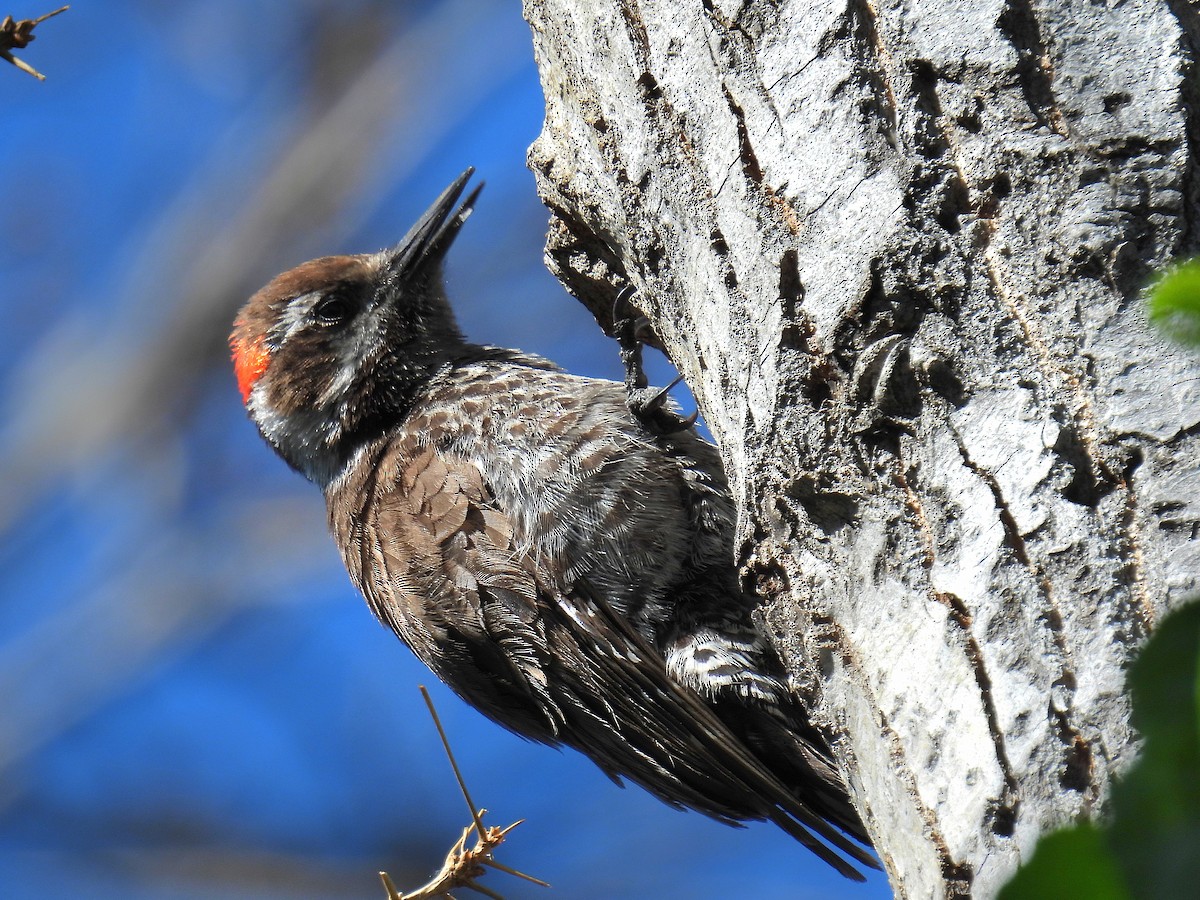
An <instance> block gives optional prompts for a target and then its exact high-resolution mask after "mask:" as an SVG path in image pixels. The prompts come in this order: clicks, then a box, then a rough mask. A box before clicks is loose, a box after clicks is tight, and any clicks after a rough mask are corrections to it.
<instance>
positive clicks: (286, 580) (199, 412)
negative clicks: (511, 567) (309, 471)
mask: <svg viewBox="0 0 1200 900" xmlns="http://www.w3.org/2000/svg"><path fill="white" fill-rule="evenodd" d="M48 8H49V6H48V5H47V7H46V8H41V7H36V8H34V7H20V8H17V7H9V8H8V9H6V10H3V12H12V13H13V14H14V15H15V16H17V17H23V16H33V15H38V14H40V13H42V12H45V11H47V9H48ZM22 55H23V56H24V57H25V58H26V59H27V60H28V61H29V62H30V63H32V64H33V65H34V66H35V67H37V68H38V69H39V70H40V71H42V72H44V73H45V74H46V75H47V80H46V81H45V82H44V83H39V82H37V81H35V80H34V79H32V78H30V77H28V76H26V75H24V74H22V73H20V72H18V71H17V70H15V69H11V68H10V67H0V103H2V104H3V107H2V108H3V109H4V114H5V128H4V131H3V135H2V136H0V163H2V171H3V173H4V184H5V191H4V196H5V200H6V202H5V203H4V204H3V205H0V271H2V272H3V275H4V278H3V288H2V289H0V290H2V292H3V293H2V295H0V302H2V304H3V306H2V309H3V311H4V313H5V327H4V328H2V329H0V403H3V404H4V410H3V416H0V527H2V528H3V529H4V532H5V535H4V537H5V540H4V541H3V543H2V544H0V894H2V895H3V896H4V897H8V898H24V897H29V898H56V897H78V896H87V897H89V898H106V897H114V898H116V897H120V898H142V897H146V898H151V897H154V898H160V897H179V898H192V897H196V898H209V897H248V898H251V897H253V898H260V897H261V898H275V897H280V898H299V897H381V896H382V891H381V890H380V889H379V887H378V882H377V881H376V876H375V874H374V873H375V872H376V871H377V870H378V869H380V868H387V869H389V870H390V871H391V872H392V873H393V875H394V877H395V878H396V880H397V882H398V883H399V884H400V885H401V886H402V887H409V888H411V887H415V886H416V885H417V884H419V883H420V882H421V881H423V880H424V878H425V877H426V876H427V875H428V874H430V873H431V872H432V871H433V870H434V869H435V868H436V867H437V865H438V864H440V861H441V857H442V854H443V853H444V852H445V850H446V848H447V847H448V846H449V844H450V843H451V842H452V840H453V839H454V838H455V837H456V836H457V833H458V831H459V830H460V829H461V828H462V827H463V826H464V825H465V824H466V823H467V818H466V813H465V809H464V807H463V804H462V800H461V798H460V797H459V796H458V794H457V789H456V788H455V786H454V781H453V778H452V775H451V773H450V770H449V767H448V765H447V763H446V761H445V759H444V757H443V756H442V753H441V749H440V745H439V743H438V741H437V738H436V733H435V731H434V729H433V726H432V724H431V722H430V721H429V718H428V715H427V714H426V712H425V709H424V705H423V703H422V701H421V698H420V695H419V693H418V691H417V685H418V684H421V683H425V684H428V685H429V686H430V688H431V689H432V691H433V694H434V697H435V700H436V702H437V704H438V707H439V710H440V711H441V714H442V716H443V719H444V721H445V724H446V727H447V729H448V731H449V733H450V736H451V739H452V741H453V743H454V747H455V750H456V753H457V755H458V757H459V761H460V763H461V765H462V767H463V769H464V771H465V773H466V776H467V778H468V782H469V785H470V787H471V789H472V791H473V793H474V795H475V797H476V800H477V801H478V802H479V803H481V804H482V805H484V806H486V807H487V808H488V809H489V810H490V811H491V812H490V814H489V820H490V821H491V822H493V823H495V824H503V823H507V822H508V821H511V820H514V819H517V818H525V819H527V820H528V821H527V824H525V825H523V826H521V828H519V829H518V830H517V831H516V832H515V833H514V835H513V836H512V838H511V839H510V843H509V845H507V846H506V847H505V848H504V849H503V850H502V851H501V854H500V858H501V859H502V860H504V861H506V862H508V863H509V864H511V865H514V866H517V867H519V868H523V869H526V870H527V871H530V872H532V873H534V874H536V875H538V876H540V877H543V878H545V879H546V880H548V881H550V882H552V883H553V884H554V885H555V887H556V890H555V891H554V892H553V893H547V892H543V891H541V890H540V889H537V888H534V887H532V886H527V885H524V884H522V883H520V882H515V881H512V880H510V879H507V878H506V876H503V875H493V876H489V883H490V884H491V886H492V887H493V888H495V889H497V890H500V891H501V892H502V893H504V894H505V895H506V896H508V897H513V898H515V897H535V896H546V897H550V896H562V897H573V898H592V897H594V898H602V897H604V898H608V897H643V896H644V897H651V896H653V897H666V898H671V897H700V896H735V897H736V896H758V897H796V898H803V897H814V898H815V897H825V898H828V897H853V898H863V900H866V898H869V897H884V896H888V891H887V887H886V884H885V882H884V881H883V879H882V877H875V878H874V879H873V880H872V881H871V882H870V883H869V884H868V885H867V886H865V887H859V886H854V885H851V884H849V883H848V882H844V881H843V880H842V879H840V878H839V877H838V876H836V875H835V874H834V873H832V872H831V871H829V870H827V869H826V868H825V867H824V866H823V865H821V864H820V863H819V862H817V861H815V860H814V859H812V858H811V857H809V856H808V855H806V853H805V852H804V851H803V849H802V848H800V847H799V846H798V845H796V844H795V842H793V841H792V840H791V839H790V838H788V837H787V836H786V835H784V834H783V833H782V832H779V831H778V830H777V829H775V828H774V827H773V826H768V825H756V826H752V827H750V828H748V829H744V830H735V829H730V828H728V827H725V826H722V825H719V824H716V823H713V822H711V821H709V820H707V819H704V818H703V817H701V816H698V815H695V814H684V813H680V812H676V811H673V810H671V809H669V808H667V807H665V806H664V805H662V804H661V803H659V802H658V801H656V800H653V799H652V798H650V797H649V796H648V795H646V794H645V793H644V792H642V791H641V790H639V789H637V788H630V789H628V790H625V791H621V790H618V789H617V788H616V787H614V786H613V785H612V784H611V782H609V781H608V779H606V778H605V777H604V776H603V775H602V774H601V773H600V772H599V771H598V770H597V769H596V768H595V767H594V766H593V765H592V764H591V763H590V762H588V761H587V760H586V759H584V758H582V757H581V756H579V755H577V754H574V753H570V752H564V753H559V752H555V751H553V750H549V749H546V748H544V747H540V746H535V745H532V744H528V743H526V742H524V741H521V740H520V739H518V738H516V737H514V736H512V735H510V734H508V733H507V732H504V731H503V730H501V729H499V728H498V727H496V726H494V725H492V724H491V723H490V722H488V721H486V720H485V719H484V718H483V717H482V716H481V715H479V714H478V713H476V712H475V711H473V710H471V709H469V708H468V707H466V706H464V705H463V704H462V703H461V702H460V701H458V700H457V699H456V698H454V697H453V696H452V695H450V694H449V693H448V692H447V691H446V690H445V689H443V688H442V687H441V686H440V685H439V684H437V682H436V680H435V679H433V678H432V676H430V675H429V673H428V672H427V671H426V670H425V669H424V668H423V667H421V666H420V664H419V663H417V662H416V661H415V660H414V659H413V658H412V657H411V655H410V654H409V653H408V651H407V650H406V649H405V648H404V647H403V646H402V645H400V644H399V643H398V642H397V641H396V639H395V638H394V637H393V636H392V635H391V634H390V632H387V631H386V630H384V629H383V628H381V627H380V626H379V625H378V624H376V622H375V621H374V619H373V618H372V617H371V615H370V613H369V612H368V610H367V608H366V605H365V604H364V603H363V602H362V601H361V599H360V598H359V597H358V596H357V594H356V593H355V592H354V590H353V588H352V587H351V586H350V584H349V582H348V580H347V578H346V576H345V573H344V572H343V570H342V568H341V565H340V562H339V561H338V559H337V557H336V554H335V552H334V550H333V547H332V544H331V543H330V542H329V540H328V538H327V536H326V535H325V532H324V527H325V526H324V511H323V507H322V502H321V498H320V496H319V494H318V492H317V491H316V490H315V489H314V488H312V487H311V486H310V485H308V484H307V483H305V482H304V481H303V480H302V479H300V478H299V477H298V476H296V475H294V474H293V473H291V472H289V471H288V470H287V469H286V467H285V466H284V465H283V464H282V463H280V462H279V461H278V460H277V459H276V458H275V457H274V455H273V454H272V453H271V452H270V451H269V450H268V449H267V448H266V447H265V445H263V444H262V442H261V441H260V439H259V438H258V436H257V434H256V433H255V431H254V429H253V427H252V426H251V425H250V423H249V422H248V421H247V420H246V418H245V415H244V412H243V411H242V409H241V406H240V402H239V398H238V396H237V392H236V390H235V386H234V383H233V378H232V374H231V372H230V370H229V366H228V361H227V359H226V354H225V349H224V341H225V338H226V335H227V333H228V327H229V323H230V321H231V320H232V317H233V314H234V312H235V311H236V309H237V307H238V306H239V305H240V304H241V302H242V301H243V300H244V299H245V297H246V296H248V294H249V293H250V292H251V291H253V290H254V289H255V288H257V287H258V286H259V285H260V284H262V283H263V282H265V281H266V280H267V279H268V278H270V277H271V276H272V275H273V274H274V273H275V272H277V271H279V270H280V269H282V268H285V267H287V266H290V265H292V264H295V263H298V262H300V261H302V260H303V259H305V258H308V257H310V256H314V255H320V254H324V253H332V252H342V251H351V252H357V251H364V250H373V249H377V248H379V247H382V246H386V245H389V244H391V243H393V242H394V241H395V240H396V239H397V238H398V237H399V236H400V235H402V234H403V233H404V231H405V230H406V229H407V227H408V225H409V224H410V222H411V221H412V219H413V218H414V217H415V216H416V215H417V214H419V212H420V211H421V210H422V209H423V208H424V207H425V205H426V204H427V203H428V202H429V201H430V200H431V199H432V198H433V197H434V196H435V195H436V194H437V192H438V191H439V190H440V188H441V187H442V186H443V185H444V184H445V183H446V182H448V181H449V180H450V179H451V178H452V177H453V176H454V175H456V174H457V173H458V172H459V171H461V170H462V169H464V168H465V167H466V166H467V165H474V166H475V167H476V168H477V169H478V170H479V175H480V177H482V178H483V179H484V180H485V181H486V182H487V188H486V189H485V191H484V194H483V196H482V199H481V201H480V203H479V206H478V212H477V214H476V215H475V216H473V217H472V219H471V222H470V224H469V225H468V227H467V228H466V229H465V231H464V233H463V235H462V237H461V238H460V240H459V242H458V244H457V246H456V247H455V250H454V252H453V253H452V254H451V258H450V262H449V267H448V268H449V271H448V280H449V288H450V293H451V296H452V299H453V300H454V301H455V305H456V308H457V309H458V311H459V314H460V317H461V320H462V324H463V326H464V328H465V330H466V331H467V333H468V334H469V335H470V336H471V337H472V338H474V339H476V340H479V341H482V342H487V343H494V344H500V345H506V346H516V347H521V348H523V349H526V350H530V351H533V352H538V353H542V354H545V355H547V356H550V357H551V358H553V359H555V360H557V361H558V362H560V363H561V364H563V365H564V366H566V367H568V368H570V369H572V370H573V371H576V372H580V373H583V374H587V375H592V376H598V377H617V376H618V375H619V363H618V358H617V353H616V349H615V347H614V346H613V345H612V343H611V342H610V341H608V340H607V339H606V338H604V337H603V335H602V334H601V333H600V331H599V329H598V328H597V327H596V325H595V323H594V321H593V320H592V318H591V316H590V315H589V314H588V313H587V312H586V311H585V310H583V308H582V307H581V306H580V305H579V304H578V303H577V302H576V301H575V300H573V299H572V298H571V297H570V296H569V295H567V294H566V293H565V292H564V291H563V289H562V288H561V287H560V286H559V285H558V284H557V282H556V281H555V280H554V279H553V278H552V277H551V276H550V275H549V274H548V273H547V272H546V270H545V268H544V266H543V264H542V245H543V241H544V232H545V224H546V219H547V214H546V211H545V209H544V208H543V207H542V206H541V205H540V203H539V202H538V200H537V197H536V194H535V191H534V183H533V178H532V176H531V175H530V173H529V172H528V171H527V170H526V168H525V165H524V155H525V149H526V147H527V146H528V145H529V144H530V143H531V142H532V140H533V139H534V138H535V137H536V135H537V132H538V130H539V128H540V126H541V115H542V98H541V92H540V88H539V85H538V81H537V71H536V68H535V67H534V64H533V57H532V45H531V41H530V35H529V31H528V27H527V26H526V24H525V23H524V21H523V20H522V19H521V17H520V15H519V12H518V9H517V4H515V3H495V2H486V0H447V2H427V3H418V2H414V3H395V2H366V0H364V2H350V3H340V4H329V3H319V2H314V0H301V2H282V0H253V2H237V3H235V2H231V0H205V2H200V0H183V2H176V3H172V4H158V3H152V2H149V0H145V2H132V0H114V2H108V3H104V4H97V3H81V4H78V5H76V6H75V7H74V8H73V9H71V10H70V11H69V12H68V13H66V14H64V15H62V16H60V17H58V18H56V19H54V20H51V21H49V22H47V23H45V24H44V25H43V26H42V27H41V29H40V31H39V37H38V40H36V41H35V42H34V43H33V44H31V45H30V47H29V48H27V49H26V50H25V51H23V54H22ZM652 377H653V378H654V380H656V381H657V382H659V383H662V382H663V381H665V380H667V379H668V378H669V377H670V368H669V366H667V365H666V364H665V363H664V362H659V363H657V364H656V366H655V368H654V369H653V370H652ZM493 878H494V881H492V879H493Z"/></svg>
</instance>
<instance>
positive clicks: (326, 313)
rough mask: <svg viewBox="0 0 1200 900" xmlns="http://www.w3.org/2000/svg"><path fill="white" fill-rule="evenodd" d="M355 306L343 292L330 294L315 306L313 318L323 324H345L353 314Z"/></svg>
mask: <svg viewBox="0 0 1200 900" xmlns="http://www.w3.org/2000/svg"><path fill="white" fill-rule="evenodd" d="M353 313H354V307H353V306H352V305H351V303H350V301H349V300H347V299H346V298H345V296H343V295H342V294H329V295H328V296H326V297H324V298H322V299H321V300H320V301H319V302H318V303H317V305H316V306H314V307H313V312H312V314H313V318H314V319H316V320H317V321H318V322H319V323H321V324H322V325H329V326H334V325H344V324H345V323H346V321H347V320H349V318H350V317H351V315H353Z"/></svg>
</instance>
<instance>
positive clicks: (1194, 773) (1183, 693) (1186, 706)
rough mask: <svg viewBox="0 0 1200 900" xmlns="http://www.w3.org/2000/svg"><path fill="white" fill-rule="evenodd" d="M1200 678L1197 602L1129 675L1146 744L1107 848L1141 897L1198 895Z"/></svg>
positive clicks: (1124, 788) (1122, 788) (1117, 796)
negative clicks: (1198, 707) (1111, 850)
mask: <svg viewBox="0 0 1200 900" xmlns="http://www.w3.org/2000/svg"><path fill="white" fill-rule="evenodd" d="M1198 678H1200V603H1195V602H1192V603H1189V604H1188V605H1187V606H1184V607H1182V608H1180V609H1178V610H1176V611H1175V612H1173V613H1171V614H1170V615H1168V616H1167V617H1166V618H1164V619H1163V621H1162V622H1161V623H1160V625H1159V626H1158V628H1157V629H1156V630H1155V632H1154V635H1153V636H1152V637H1151V638H1150V640H1149V641H1147V642H1146V646H1145V648H1144V649H1143V650H1142V652H1141V654H1140V655H1139V656H1138V659H1137V661H1136V662H1135V663H1134V664H1133V668H1132V670H1131V672H1130V676H1129V683H1130V686H1131V688H1132V690H1133V725H1134V727H1135V728H1137V730H1138V731H1139V732H1141V734H1142V737H1144V738H1145V744H1144V745H1143V747H1142V754H1141V758H1140V759H1139V760H1138V761H1137V763H1136V764H1135V765H1134V766H1133V768H1132V769H1130V770H1129V772H1128V773H1126V775H1125V776H1124V777H1123V778H1119V779H1118V780H1117V783H1116V784H1115V785H1114V786H1113V821H1112V825H1111V827H1110V829H1109V846H1111V847H1112V848H1113V850H1114V852H1115V853H1116V856H1117V858H1118V860H1119V862H1120V865H1121V870H1122V871H1123V872H1124V873H1125V877H1126V878H1127V880H1128V883H1129V884H1131V885H1136V886H1137V889H1138V895H1139V896H1143V897H1181V896H1189V895H1190V894H1189V891H1191V890H1200V887H1198V886H1200V714H1198V709H1197V704H1198V703H1200V691H1198V690H1197V684H1198ZM1185 886H1187V890H1185Z"/></svg>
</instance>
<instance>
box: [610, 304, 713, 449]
mask: <svg viewBox="0 0 1200 900" xmlns="http://www.w3.org/2000/svg"><path fill="white" fill-rule="evenodd" d="M633 294H634V290H633V287H632V286H630V285H626V286H625V287H623V288H622V289H621V291H620V293H618V294H617V298H616V300H615V301H614V302H613V337H615V338H616V339H617V344H618V345H619V346H620V348H621V364H622V365H623V366H624V367H625V402H626V404H627V405H628V406H629V411H630V412H632V413H633V414H634V415H635V416H636V417H637V418H638V420H639V421H640V422H641V423H642V424H643V425H645V426H646V427H647V428H648V429H650V431H652V432H654V433H655V434H658V435H663V436H666V435H671V434H676V433H677V432H680V431H687V429H689V428H691V427H692V426H693V425H695V424H696V416H697V413H692V414H691V415H690V416H683V415H680V414H679V413H677V412H676V411H675V410H673V409H670V408H668V406H667V400H668V399H669V397H670V392H671V389H672V388H674V387H675V386H676V385H678V384H679V383H680V382H681V381H683V376H682V375H679V376H678V377H676V379H675V380H674V381H672V382H671V383H670V384H668V385H667V386H666V387H664V388H652V387H649V381H648V380H647V378H646V371H645V369H644V368H643V365H642V345H643V344H644V343H645V341H646V338H647V337H649V336H650V335H651V334H653V331H652V330H651V328H650V320H649V319H647V318H646V317H645V316H643V315H641V314H640V313H638V312H637V310H636V309H635V308H634V307H633V306H632V305H630V304H629V302H628V301H629V298H630V297H632V296H633ZM630 312H632V313H634V315H621V314H623V313H630ZM619 316H620V317H619Z"/></svg>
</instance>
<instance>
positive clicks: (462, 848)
mask: <svg viewBox="0 0 1200 900" xmlns="http://www.w3.org/2000/svg"><path fill="white" fill-rule="evenodd" d="M421 696H422V697H424V698H425V705H426V706H428V707H429V714H430V715H431V716H432V717H433V724H434V725H436V726H437V731H438V736H439V737H440V738H441V739H442V747H443V748H444V749H445V751H446V758H447V759H449V760H450V767H451V768H452V769H453V770H454V777H455V778H456V779H457V780H458V789H459V790H460V791H462V795H463V799H464V800H466V801H467V808H468V809H469V810H470V811H471V824H470V825H468V826H467V827H466V828H465V829H464V830H463V833H462V837H460V838H459V839H458V840H457V841H456V842H455V844H454V846H453V847H451V848H450V852H449V853H447V854H446V860H445V862H443V863H442V868H441V869H440V870H439V871H438V873H437V874H436V875H435V876H433V878H432V879H431V880H430V881H429V882H428V883H427V884H424V885H422V886H421V887H419V888H417V889H416V890H415V891H412V892H411V893H408V894H402V893H401V892H400V891H398V890H397V889H396V885H395V884H394V883H393V882H392V879H391V877H390V876H389V875H388V873H387V872H380V873H379V878H380V880H381V881H382V882H383V887H384V889H385V890H386V891H387V895H388V900H434V898H437V897H448V898H451V900H453V898H452V897H451V894H450V892H451V891H452V890H454V889H455V888H470V889H471V890H473V891H476V892H478V893H480V894H483V895H484V896H487V897H491V898H493V900H504V898H503V897H501V896H500V894H497V893H496V892H495V891H493V890H491V889H490V888H486V887H484V886H483V885H481V884H480V883H479V882H478V881H477V880H476V879H478V878H481V877H483V876H484V875H485V874H487V868H486V867H488V866H491V867H492V868H493V869H499V870H500V871H501V872H507V873H508V874H509V875H515V876H516V877H518V878H524V879H525V880H526V881H532V882H533V883H534V884H540V885H541V886H542V887H550V885H549V884H547V883H546V882H544V881H542V880H541V879H540V878H534V877H533V876H532V875H526V874H525V873H524V872H519V871H517V870H516V869H514V868H511V867H510V866H506V865H504V863H501V862H498V861H497V860H496V858H495V857H494V856H493V855H492V854H493V853H494V852H495V850H496V848H497V847H499V846H500V845H501V844H502V843H504V839H505V838H506V837H508V833H509V832H510V831H512V830H513V829H514V828H516V827H517V826H518V825H520V824H521V823H522V822H524V821H525V820H524V819H518V820H517V821H516V822H513V823H512V824H511V825H509V826H508V827H507V828H499V827H496V826H494V825H493V826H492V827H490V828H488V827H485V826H484V824H483V814H484V813H486V812H487V810H486V809H479V808H478V807H476V806H475V802H474V801H473V800H472V799H471V795H470V793H468V792H467V783H466V781H464V780H463V777H462V772H461V771H460V770H459V768H458V763H457V762H456V761H455V759H454V753H453V752H452V751H451V750H450V741H449V740H448V739H447V737H446V731H445V729H443V728H442V720H441V719H440V718H439V717H438V714H437V710H436V709H435V708H434V706H433V699H432V698H431V697H430V696H429V691H427V690H425V686H424V685H421ZM472 831H474V832H475V833H476V834H477V837H476V839H475V846H474V847H471V848H469V849H468V848H467V838H468V837H470V836H471V832H472Z"/></svg>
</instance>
